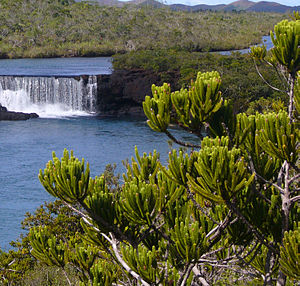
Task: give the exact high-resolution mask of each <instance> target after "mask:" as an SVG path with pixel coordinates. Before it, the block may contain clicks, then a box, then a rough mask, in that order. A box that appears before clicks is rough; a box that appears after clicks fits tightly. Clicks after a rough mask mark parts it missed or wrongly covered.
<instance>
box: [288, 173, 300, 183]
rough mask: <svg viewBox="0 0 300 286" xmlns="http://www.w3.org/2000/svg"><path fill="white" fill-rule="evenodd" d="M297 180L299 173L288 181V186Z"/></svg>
mask: <svg viewBox="0 0 300 286" xmlns="http://www.w3.org/2000/svg"><path fill="white" fill-rule="evenodd" d="M299 178H300V173H299V174H297V175H296V176H294V177H292V178H290V179H289V180H288V184H290V183H292V182H294V181H296V180H298V179H299Z"/></svg>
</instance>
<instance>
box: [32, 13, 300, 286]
mask: <svg viewBox="0 0 300 286" xmlns="http://www.w3.org/2000/svg"><path fill="white" fill-rule="evenodd" d="M295 17H296V19H294V20H292V21H282V22H280V23H278V24H277V25H276V26H275V35H276V37H274V36H272V40H273V43H274V48H273V50H272V51H271V59H270V60H269V61H268V62H269V63H270V64H271V65H272V66H273V67H275V68H277V71H278V72H279V73H280V75H281V76H282V78H283V82H284V87H285V90H286V92H287V94H288V96H289V108H288V112H285V111H283V110H282V111H279V112H278V113H276V114H275V113H265V114H259V113H257V114H255V115H250V116H247V115H246V114H243V113H240V114H234V113H233V107H232V104H231V102H229V101H226V100H223V99H222V95H221V93H220V91H219V89H220V84H221V78H220V76H219V74H218V73H217V72H207V73H201V72H199V73H198V75H197V78H196V80H195V81H194V82H191V86H190V87H189V88H188V89H181V90H180V91H176V92H172V93H171V89H170V86H169V85H168V84H164V85H163V86H160V87H158V86H154V85H153V86H152V97H149V96H147V97H146V98H145V102H144V104H143V107H144V111H145V114H146V116H147V117H148V124H149V126H150V127H151V128H152V129H153V130H155V131H158V132H164V133H165V134H166V135H167V136H168V137H169V138H171V139H172V140H173V141H174V142H176V143H178V144H179V145H182V146H183V147H185V148H184V149H180V150H179V151H178V150H173V151H172V152H170V154H169V161H168V165H167V166H162V164H161V163H160V161H159V154H157V153H156V152H155V151H154V152H153V154H152V153H150V154H148V155H147V154H143V155H142V156H141V155H139V153H138V151H137V149H136V151H135V157H136V158H135V159H134V158H132V160H131V163H127V165H126V173H125V174H124V175H123V179H124V182H125V183H124V185H123V186H122V187H121V188H117V189H114V190H112V189H110V188H109V187H108V185H107V184H106V182H105V178H104V176H100V177H96V178H94V179H93V178H90V172H89V166H88V164H86V165H85V163H84V160H82V161H79V160H78V159H77V158H75V157H74V155H73V153H72V152H71V154H69V152H68V151H67V150H65V151H64V155H63V157H62V158H61V159H59V158H58V157H57V156H56V155H55V154H54V153H53V159H52V160H51V161H49V162H48V164H47V166H46V168H45V170H44V171H42V170H41V171H40V173H39V179H40V181H41V183H42V185H43V186H44V188H45V189H46V191H48V192H49V193H50V194H51V195H53V196H55V197H58V198H59V199H61V200H62V201H63V202H64V203H65V204H66V205H67V206H68V207H69V208H70V209H72V210H73V211H75V212H77V213H78V214H79V215H80V216H81V217H82V218H81V224H82V228H83V230H84V232H85V234H84V235H81V238H82V242H80V244H77V245H76V243H73V242H72V241H71V242H70V243H64V242H63V241H59V240H58V239H56V238H55V234H54V233H51V232H50V231H49V230H48V229H47V228H33V229H31V232H30V236H29V237H30V240H31V245H32V248H33V249H32V254H33V255H34V256H35V257H37V258H38V259H39V260H40V261H43V262H44V263H46V264H49V265H52V264H55V265H59V266H61V267H62V268H64V267H65V265H66V264H71V265H73V266H74V267H75V268H76V269H78V271H79V274H80V279H81V281H82V283H83V284H88V283H89V284H90V285H121V284H122V285H209V284H210V283H212V284H217V281H218V280H220V279H225V278H224V276H226V275H228V273H229V275H230V279H231V282H233V281H235V282H236V283H237V281H238V277H237V280H233V279H234V278H235V275H234V273H238V276H239V278H242V279H245V281H246V282H247V281H249V279H251V281H252V282H253V281H255V283H263V284H264V285H273V282H274V281H276V283H277V285H285V284H286V283H287V280H286V279H287V277H288V279H289V280H288V281H289V282H291V283H293V281H294V280H296V279H299V240H300V239H299V233H300V232H299V227H300V226H299V223H297V222H298V221H299V211H298V201H299V200H300V196H299V177H300V175H299V129H298V127H299V112H300V110H299V102H300V93H299V69H300V52H299V50H300V48H299V43H300V39H299V37H300V32H299V31H300V20H299V19H298V18H297V15H296V16H295ZM252 56H253V58H254V59H256V60H261V61H263V60H265V57H266V51H265V49H264V48H259V47H257V48H254V49H253V50H252ZM171 123H172V124H177V125H178V126H179V127H181V128H182V129H183V130H186V131H189V132H192V133H194V134H195V135H196V136H198V138H199V141H201V142H200V143H197V142H196V143H195V142H192V143H188V142H182V141H180V140H178V139H177V138H175V137H174V135H173V134H172V131H171V130H172V129H171V128H170V124H171ZM186 148H192V151H190V152H189V151H186ZM76 206H79V208H77V207H76Z"/></svg>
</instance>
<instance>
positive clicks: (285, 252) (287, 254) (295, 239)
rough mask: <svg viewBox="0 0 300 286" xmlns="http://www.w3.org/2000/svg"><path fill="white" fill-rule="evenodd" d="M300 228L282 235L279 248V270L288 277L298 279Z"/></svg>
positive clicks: (299, 269) (299, 275) (299, 274)
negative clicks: (281, 242)
mask: <svg viewBox="0 0 300 286" xmlns="http://www.w3.org/2000/svg"><path fill="white" fill-rule="evenodd" d="M299 245H300V228H299V226H298V228H297V229H295V230H294V231H292V230H290V231H289V232H286V233H285V234H284V239H283V245H282V246H281V247H280V261H279V263H280V268H281V269H282V271H283V272H284V273H285V274H286V275H287V276H289V277H291V278H292V279H295V280H299V279H300V249H299Z"/></svg>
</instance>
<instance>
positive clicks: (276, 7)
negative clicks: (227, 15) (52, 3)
mask: <svg viewBox="0 0 300 286" xmlns="http://www.w3.org/2000/svg"><path fill="white" fill-rule="evenodd" d="M79 1H80V0H79ZM79 1H77V2H79ZM90 2H95V3H97V4H98V5H100V6H117V7H122V6H126V5H134V6H142V7H143V6H151V7H155V8H162V7H169V8H171V9H172V10H176V11H189V12H197V11H201V10H213V11H245V12H276V13H290V12H292V11H295V10H296V11H297V10H300V6H287V5H283V4H279V3H277V2H267V1H260V2H252V1H250V0H238V1H234V2H232V3H230V4H227V5H226V4H218V5H207V4H197V5H193V6H191V5H185V4H179V3H178V4H170V5H168V4H164V3H163V2H160V1H157V0H130V1H118V0H90Z"/></svg>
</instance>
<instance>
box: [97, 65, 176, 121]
mask: <svg viewBox="0 0 300 286" xmlns="http://www.w3.org/2000/svg"><path fill="white" fill-rule="evenodd" d="M177 79H178V75H177V74H176V73H169V74H164V75H163V77H162V75H160V74H156V73H154V72H153V71H145V70H130V71H129V70H117V71H114V72H113V73H112V74H111V75H99V76H98V100H97V104H98V110H99V111H100V115H101V116H122V115H133V116H144V112H143V107H142V102H143V101H144V98H145V96H146V95H151V85H152V84H157V85H160V84H162V83H163V82H168V83H170V84H171V86H175V83H176V82H177Z"/></svg>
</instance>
